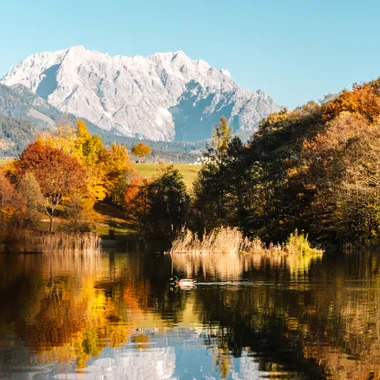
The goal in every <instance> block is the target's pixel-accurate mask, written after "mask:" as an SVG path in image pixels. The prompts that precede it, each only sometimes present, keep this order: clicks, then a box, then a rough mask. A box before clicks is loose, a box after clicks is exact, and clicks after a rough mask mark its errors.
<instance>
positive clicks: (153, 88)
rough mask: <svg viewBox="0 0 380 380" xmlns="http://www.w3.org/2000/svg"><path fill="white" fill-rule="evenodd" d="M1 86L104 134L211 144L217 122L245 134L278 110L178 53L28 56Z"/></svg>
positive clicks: (226, 76)
mask: <svg viewBox="0 0 380 380" xmlns="http://www.w3.org/2000/svg"><path fill="white" fill-rule="evenodd" d="M1 82H2V83H3V84H5V85H8V86H15V85H20V84H21V85H23V86H25V87H26V88H27V89H29V90H30V91H32V92H33V93H34V94H36V95H37V96H38V97H40V98H42V99H44V100H45V101H46V102H48V103H49V104H50V105H52V106H54V107H56V108H57V109H58V110H59V111H61V112H68V113H71V114H74V115H76V116H78V117H82V118H86V119H87V120H89V121H91V122H92V123H94V124H95V125H97V126H99V127H101V128H103V129H105V130H107V131H112V132H114V133H116V134H119V135H124V136H136V137H145V138H148V139H151V140H164V141H173V140H177V141H185V140H202V139H206V138H210V137H211V127H212V125H214V124H216V123H217V122H218V120H219V119H220V117H221V116H226V117H227V118H228V119H229V121H230V124H231V126H232V127H233V129H234V131H235V132H237V133H238V134H242V135H244V134H247V133H249V132H251V131H253V130H255V128H256V127H257V125H258V123H259V121H260V120H261V119H262V118H264V117H266V116H267V115H268V114H269V113H271V112H274V111H278V110H279V107H278V106H277V105H276V104H275V103H274V101H273V100H272V99H271V98H270V97H269V96H267V95H266V94H265V93H263V92H262V91H260V90H259V91H248V90H244V89H242V88H240V87H239V86H238V85H237V84H236V83H235V82H234V81H233V80H232V78H231V76H230V74H229V73H228V72H227V71H226V70H217V69H215V68H212V67H211V66H210V65H209V64H208V63H206V62H205V61H203V60H197V61H195V60H192V59H190V58H189V57H188V56H186V54H185V53H184V52H182V51H177V52H174V53H157V54H155V55H153V56H149V57H142V56H135V57H122V56H115V57H110V56H109V55H108V54H102V53H99V52H96V51H89V50H86V49H85V48H84V47H82V46H77V47H73V48H70V49H66V50H60V51H57V52H54V53H40V54H36V55H32V56H30V57H28V58H26V59H25V60H24V61H22V62H21V63H19V64H18V65H16V66H14V67H12V69H11V70H10V71H9V73H8V74H7V75H6V76H5V77H4V78H3V79H2V81H1Z"/></svg>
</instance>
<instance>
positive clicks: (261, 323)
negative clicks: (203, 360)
mask: <svg viewBox="0 0 380 380" xmlns="http://www.w3.org/2000/svg"><path fill="white" fill-rule="evenodd" d="M0 265H1V266H2V268H4V275H3V276H2V277H1V278H0V326H1V327H0V334H1V339H0V354H1V355H0V361H1V362H0V364H1V365H2V367H6V366H8V367H7V368H8V369H9V365H10V364H9V363H10V360H9V357H12V358H13V359H12V361H11V362H12V365H13V368H16V367H17V365H21V364H20V363H21V362H20V360H21V356H22V355H27V354H26V353H25V352H24V351H23V350H22V349H21V348H20V346H19V344H18V343H17V342H18V340H17V339H18V338H17V337H20V338H21V339H22V341H23V344H24V345H25V346H27V347H28V348H29V349H30V350H31V352H32V356H31V357H29V359H28V360H29V362H30V360H31V361H32V363H44V364H47V363H53V362H54V363H61V365H66V364H70V365H73V364H74V365H75V368H76V371H79V372H80V371H88V370H89V368H92V367H93V360H90V359H94V358H100V357H102V354H101V353H102V352H104V348H109V349H113V350H118V349H121V348H122V349H130V350H133V351H134V352H141V355H143V354H144V353H145V352H146V353H147V354H149V355H150V353H153V352H157V351H156V350H157V345H158V342H166V343H165V344H166V345H168V347H173V349H174V348H175V347H176V345H178V344H179V345H184V344H185V343H181V342H186V341H187V340H186V339H190V338H186V336H187V335H186V334H190V332H191V331H192V334H193V335H194V336H195V338H191V339H195V342H198V343H196V345H195V346H194V348H191V349H192V350H200V351H199V352H201V351H203V352H209V353H212V355H211V357H210V358H209V359H207V360H209V361H210V363H209V364H210V366H212V368H213V369H212V371H214V372H215V373H216V372H217V373H219V376H220V377H221V378H229V377H231V376H235V375H233V374H236V373H238V371H240V372H239V373H240V374H241V373H242V371H243V369H242V368H241V367H242V365H243V364H239V363H243V362H244V363H247V360H248V358H251V359H250V360H252V361H253V360H255V362H256V363H257V366H258V368H259V369H260V371H262V374H264V373H265V372H269V374H270V377H271V378H276V377H277V378H297V377H299V378H310V377H313V378H336V379H345V378H354V379H366V378H374V379H376V378H378V373H380V336H379V331H380V322H379V317H378V316H379V315H380V287H379V285H380V276H379V265H380V260H379V256H378V254H376V253H371V252H362V253H360V254H352V255H341V256H339V257H337V258H333V257H329V256H327V257H325V258H324V259H323V260H322V261H317V262H306V261H299V262H287V261H285V260H284V258H281V259H280V258H277V259H276V260H274V259H273V260H270V259H269V258H260V260H259V258H257V257H242V260H241V261H236V258H235V261H233V260H231V259H230V258H228V257H225V258H222V257H219V258H218V259H216V258H212V259H211V260H207V259H206V258H202V260H198V261H191V260H189V259H187V260H185V259H184V258H178V259H173V262H172V263H171V262H170V260H169V258H168V257H144V256H142V255H133V254H119V255H106V254H105V255H103V256H102V257H99V258H98V259H96V260H89V259H83V258H82V259H80V260H75V259H60V258H57V257H55V258H48V257H43V256H31V255H16V256H6V255H3V256H0ZM172 270H173V271H174V272H175V273H178V274H179V275H182V276H185V275H186V276H192V277H194V278H197V279H198V280H199V281H209V282H210V284H205V285H198V286H196V287H195V288H194V289H191V290H189V291H183V290H178V291H171V290H170V288H169V286H168V284H167V280H168V278H169V277H170V275H171V274H172ZM227 280H228V281H232V282H234V281H239V283H240V285H233V284H232V285H231V284H230V285H228V284H225V285H222V284H219V285H212V284H211V283H212V282H216V281H227ZM184 334H185V335H184ZM173 336H175V337H178V339H179V340H178V339H177V338H172V337H173ZM160 337H162V339H161V338H160ZM164 337H166V340H164ZM160 339H161V340H160ZM176 339H177V340H176ZM10 342H11V343H10ZM160 344H161V343H160ZM162 344H164V343H162ZM189 349H190V348H189ZM16 350H17V352H18V355H19V357H17V355H16V354H14V353H15V351H16ZM115 352H116V351H115ZM175 352H176V351H170V353H169V351H168V355H169V356H168V357H167V363H172V358H175V357H176V356H175ZM186 352H190V351H186ZM173 355H174V356H173ZM152 357H153V356H152ZM7 358H8V359H7ZM169 358H170V359H169ZM180 358H181V356H178V357H177V358H176V359H175V360H176V363H175V365H172V364H170V366H171V367H170V368H172V369H171V370H170V371H179V368H181V363H180V360H181V359H180ZM236 358H240V359H239V360H240V361H237V359H236ZM157 360H158V359H157ZM91 363H92V364H91ZM129 365H133V363H132V362H129ZM168 365H169V364H168ZM183 365H184V364H183ZM187 365H188V364H187ZM192 365H193V366H194V368H195V367H196V366H197V365H198V364H197V363H196V362H194V363H192ZM66 370H67V369H66ZM249 371H250V370H247V373H248V372H249ZM154 373H156V372H154ZM173 373H174V372H173ZM174 375H175V373H174ZM174 375H173V376H174ZM150 376H152V375H150ZM247 376H248V375H247ZM178 377H180V376H179V375H178ZM241 378H243V377H241ZM247 378H249V377H247Z"/></svg>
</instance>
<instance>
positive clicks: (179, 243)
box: [170, 227, 251, 255]
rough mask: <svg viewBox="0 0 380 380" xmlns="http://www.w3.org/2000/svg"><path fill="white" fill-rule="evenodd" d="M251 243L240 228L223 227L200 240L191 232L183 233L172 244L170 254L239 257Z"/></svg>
mask: <svg viewBox="0 0 380 380" xmlns="http://www.w3.org/2000/svg"><path fill="white" fill-rule="evenodd" d="M250 246H251V242H250V241H249V240H248V239H247V238H245V237H244V236H243V235H242V233H241V232H240V231H239V229H238V228H229V227H226V228H224V227H222V228H218V229H215V230H213V231H211V232H210V233H209V234H206V233H205V234H204V235H203V237H202V239H201V240H200V239H199V238H198V236H197V234H194V233H192V232H191V231H190V230H188V229H187V230H185V231H182V232H181V233H180V234H179V235H178V236H177V238H176V239H175V241H174V242H173V244H172V248H171V250H170V253H190V252H192V253H195V254H199V253H210V252H213V253H229V254H233V255H237V254H239V253H240V252H242V251H246V250H247V249H248V248H249V247H250Z"/></svg>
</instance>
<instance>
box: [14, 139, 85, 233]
mask: <svg viewBox="0 0 380 380" xmlns="http://www.w3.org/2000/svg"><path fill="white" fill-rule="evenodd" d="M16 166H17V168H18V175H19V177H22V176H24V175H25V174H26V173H31V174H33V176H34V177H35V179H36V181H37V182H38V184H39V186H40V189H41V192H42V194H43V196H44V199H45V204H44V210H45V212H46V214H47V215H48V217H49V219H50V228H49V230H50V232H53V228H54V218H55V215H56V210H57V207H58V206H59V205H60V204H61V202H62V200H63V198H64V197H68V196H70V195H73V194H75V193H78V192H82V193H84V192H86V173H85V171H84V169H83V167H82V166H81V165H80V163H79V162H78V160H77V159H75V158H74V157H72V156H70V155H69V154H67V153H65V152H64V151H62V150H60V149H56V148H51V147H49V146H44V145H42V144H40V143H34V144H31V145H29V146H28V147H27V148H26V149H25V151H24V152H23V153H22V154H21V156H20V158H19V159H18V160H17V162H16Z"/></svg>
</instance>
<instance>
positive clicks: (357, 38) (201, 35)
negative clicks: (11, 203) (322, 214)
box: [0, 0, 380, 108]
mask: <svg viewBox="0 0 380 380" xmlns="http://www.w3.org/2000/svg"><path fill="white" fill-rule="evenodd" d="M0 5H1V8H0V9H1V23H0V34H1V36H2V42H1V44H0V57H1V60H0V76H3V75H4V74H5V73H6V72H7V71H8V70H9V68H10V67H11V66H12V65H14V64H16V63H18V62H19V61H21V60H22V59H23V58H25V57H26V56H28V55H30V54H34V53H38V52H41V51H54V50H58V49H63V48H66V47H70V46H74V45H83V46H85V47H86V48H87V49H91V50H98V51H101V52H107V53H109V54H110V55H150V54H153V53H156V52H158V51H161V52H163V51H176V50H183V51H184V52H185V53H186V54H187V55H189V56H190V57H191V58H193V59H199V58H202V59H204V60H205V61H207V62H208V63H210V64H211V65H212V66H214V67H216V68H225V69H227V70H229V71H230V72H231V74H232V77H233V78H234V80H235V81H236V82H237V83H238V84H239V85H241V86H242V87H244V88H247V89H252V90H256V89H262V90H264V91H265V92H267V93H268V94H269V95H270V96H271V97H272V98H273V99H274V100H275V101H276V102H277V103H278V104H280V105H284V106H288V107H290V108H293V107H295V106H297V105H301V104H303V103H304V102H306V101H308V100H318V99H322V98H323V96H324V95H325V94H328V93H334V92H338V91H340V90H341V89H343V88H350V87H351V86H352V84H353V83H354V82H363V81H368V80H371V79H374V78H377V77H378V76H380V23H379V22H378V15H379V12H380V2H378V1H375V0H373V1H372V0H361V1H359V0H358V1H351V0H345V1H343V0H330V1H327V0H261V1H257V0H233V1H232V0H228V1H226V0H191V1H190V0H186V1H181V0H155V1H153V0H152V1H151V0H149V1H143V0H140V1H136V0H134V1H128V0H108V1H95V0H93V1H89V0H76V1H73V0H65V1H61V0H59V1H56V0H50V1H46V0H34V1H29V0H12V1H11V0H8V1H6V0H0Z"/></svg>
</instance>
